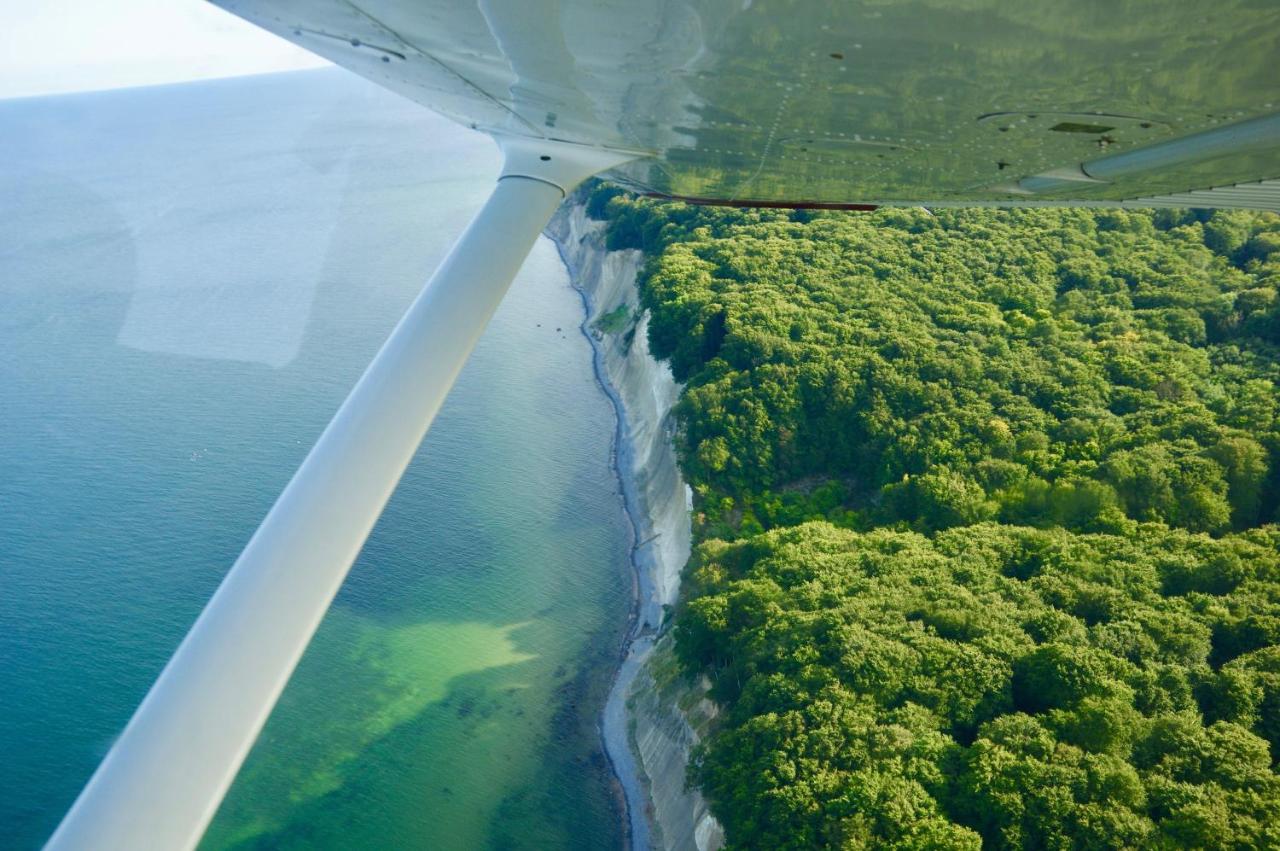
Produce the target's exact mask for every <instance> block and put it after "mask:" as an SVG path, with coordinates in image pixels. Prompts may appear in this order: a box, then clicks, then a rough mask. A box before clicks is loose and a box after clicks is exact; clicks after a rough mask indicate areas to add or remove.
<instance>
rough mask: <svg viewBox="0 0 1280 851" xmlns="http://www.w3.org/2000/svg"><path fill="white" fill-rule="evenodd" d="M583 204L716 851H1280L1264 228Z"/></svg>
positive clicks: (695, 770)
mask: <svg viewBox="0 0 1280 851" xmlns="http://www.w3.org/2000/svg"><path fill="white" fill-rule="evenodd" d="M589 192H590V194H589V197H588V212H589V213H590V214H591V215H594V216H596V217H599V218H605V219H607V220H608V244H609V246H610V247H611V248H639V249H642V250H643V251H644V252H645V254H646V257H647V260H646V264H645V267H644V270H643V272H642V274H641V280H640V292H641V303H642V307H643V308H644V309H646V310H647V311H648V312H649V317H650V319H649V325H648V334H649V343H650V347H651V349H652V351H653V353H654V354H655V356H657V357H660V358H663V359H666V360H667V361H668V362H669V363H670V365H671V368H672V370H673V372H674V374H675V376H676V378H677V379H678V380H680V381H681V382H684V384H685V390H684V393H683V396H682V398H681V401H680V402H679V404H678V406H677V409H676V412H677V416H678V422H679V428H678V430H677V433H676V444H677V450H678V452H679V454H680V458H681V464H682V467H683V469H684V472H685V475H686V477H687V479H688V481H689V482H690V484H691V485H692V486H693V488H694V490H695V494H696V501H695V510H694V511H695V513H694V529H695V534H696V536H697V541H698V546H697V547H696V550H695V553H694V556H693V559H692V561H691V563H690V565H689V568H688V570H687V572H686V579H685V591H684V599H683V602H682V604H681V606H680V607H679V609H678V611H677V612H676V615H675V638H676V648H677V653H678V656H679V658H680V661H681V664H682V665H683V666H684V668H685V669H686V671H687V673H689V674H690V675H706V676H707V677H708V678H709V680H710V682H711V683H712V686H711V697H712V698H713V699H714V700H715V701H716V702H717V703H718V704H719V705H720V707H721V710H722V712H721V716H720V720H719V722H718V724H717V726H716V728H715V730H714V732H713V734H712V735H711V736H710V737H709V738H708V739H707V740H706V741H705V742H704V743H703V745H702V746H700V748H699V749H698V750H697V752H696V753H695V755H694V760H693V763H692V765H691V771H690V780H691V782H694V783H696V784H698V785H699V786H700V787H701V789H702V790H703V792H704V793H705V794H706V795H707V796H708V798H709V799H710V801H711V802H712V808H713V812H714V813H715V814H716V815H717V817H718V818H719V819H720V820H721V822H722V823H723V825H724V827H725V829H726V835H727V841H728V844H729V845H730V846H731V847H733V848H814V847H831V848H863V847H902V848H1045V849H1065V848H1121V847H1155V848H1203V847H1214V848H1241V849H1243V848H1261V847H1280V773H1278V772H1277V757H1278V756H1280V527H1277V526H1276V525H1275V523H1276V522H1277V520H1280V517H1278V516H1277V512H1278V506H1280V398H1278V397H1277V394H1276V382H1277V379H1278V378H1280V299H1278V298H1277V285H1280V218H1277V217H1276V216H1274V215H1270V214H1255V213H1243V212H1215V213H1209V212H1207V211H1137V210H1128V211H1121V210H1080V209H1071V210H1017V211H1013V210H1009V211H995V210H946V211H934V212H932V213H931V212H928V211H925V210H918V209H891V210H882V211H879V212H876V213H870V214H867V213H859V214H847V213H828V212H820V213H819V212H812V211H801V210H797V211H786V210H734V209H723V208H696V207H690V206H687V205H683V204H678V203H670V202H659V201H654V200H649V199H638V198H634V197H631V196H629V195H627V194H625V193H623V192H621V190H619V189H617V188H615V187H609V186H607V185H603V184H598V185H596V186H594V187H593V188H592V189H591V190H589ZM620 319H621V320H622V321H624V322H628V323H630V322H634V321H635V319H636V317H631V316H627V315H625V314H624V315H621V317H620ZM614 330H621V328H618V329H614Z"/></svg>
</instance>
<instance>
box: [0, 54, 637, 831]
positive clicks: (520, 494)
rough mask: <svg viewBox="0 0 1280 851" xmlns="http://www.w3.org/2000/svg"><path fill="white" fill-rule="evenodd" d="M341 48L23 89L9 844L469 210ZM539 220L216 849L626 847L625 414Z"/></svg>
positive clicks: (6, 128)
mask: <svg viewBox="0 0 1280 851" xmlns="http://www.w3.org/2000/svg"><path fill="white" fill-rule="evenodd" d="M498 167H499V158H498V154H497V151H496V148H495V147H494V145H493V144H492V142H491V141H490V140H489V139H488V138H487V137H485V136H482V135H479V134H477V133H474V132H472V131H469V130H466V129H464V128H461V127H459V126H457V125H455V124H452V123H450V122H448V121H446V120H445V119H443V118H440V117H438V116H436V115H434V114H433V113H431V112H430V111H428V110H426V109H425V108H423V107H420V106H418V105H416V104H414V103H411V102H409V101H407V100H405V99H402V98H400V97H397V96H395V95H392V94H389V93H387V92H384V91H382V90H381V89H379V88H377V87H375V86H374V85H372V84H370V83H367V82H364V81H362V80H360V79H358V78H355V77H353V76H351V75H349V74H347V73H346V72H343V71H340V70H337V69H324V70H318V71H306V72H295V73H288V74H277V75H268V76H261V77H246V78H239V79H232V80H220V81H207V82H200V83H188V84H182V85H175V86H161V87H150V88H143V89H130V90H120V91H111V92H100V93H86V94H77V95H63V96H56V97H42V98H26V99H18V100H9V101H2V102H0V847H2V848H6V849H8V848H14V849H33V848H38V847H39V846H40V845H41V844H42V843H43V841H44V840H45V839H46V838H47V837H48V836H49V834H50V833H51V832H52V830H53V829H54V827H55V826H56V825H57V823H58V821H59V819H60V817H61V816H62V814H63V813H64V812H65V810H66V809H67V807H68V806H69V805H70V804H71V802H72V801H73V800H74V798H75V796H76V794H77V793H78V791H79V790H80V788H81V787H82V786H83V784H84V783H85V781H86V780H87V779H88V778H89V776H90V774H91V773H92V771H93V769H94V767H95V766H96V764H97V763H98V761H99V760H100V759H101V758H102V756H103V755H104V754H105V753H106V751H107V749H108V748H109V747H110V745H111V743H112V740H113V738H114V737H115V736H116V735H117V734H118V733H119V731H120V730H121V729H122V727H123V725H124V724H125V722H126V721H127V720H128V718H129V716H130V715H131V713H132V712H133V710H134V708H135V707H136V706H137V704H138V702H139V701H140V700H141V699H142V697H143V695H144V694H145V693H146V691H147V688H148V686H149V685H150V683H151V682H152V680H153V679H154V678H155V676H156V675H157V674H158V673H159V671H160V669H161V667H162V666H163V665H164V663H165V661H166V659H167V658H168V656H169V655H170V653H172V651H173V650H174V648H175V647H176V646H177V644H178V642H179V641H180V640H181V638H182V636H183V635H184V633H185V632H186V630H187V629H188V627H189V626H190V625H191V623H192V622H193V621H194V619H195V617H196V615H197V614H198V613H199V611H200V609H201V607H202V606H203V605H204V603H205V601H206V600H207V599H208V598H209V596H210V594H211V593H212V592H213V590H214V588H215V587H216V586H217V584H218V582H219V580H220V579H221V577H222V576H223V574H224V573H225V572H226V571H227V569H228V568H229V567H230V565H231V564H232V562H233V561H234V560H235V558H236V556H237V554H238V553H239V551H240V549H241V548H242V547H243V545H244V544H245V542H246V541H247V540H248V539H249V536H250V535H251V534H252V532H253V530H254V528H255V527H256V525H257V523H258V521H259V520H260V519H261V518H262V516H263V515H264V513H265V512H266V510H267V509H268V508H269V507H270V505H271V503H272V501H273V499H274V498H275V496H276V495H277V494H278V493H279V491H280V490H281V489H282V488H283V486H284V485H285V483H286V482H287V481H288V479H289V477H290V475H291V474H292V472H293V470H294V469H295V468H296V467H297V465H298V464H299V462H300V461H301V460H302V459H303V457H304V455H305V453H306V451H307V449H308V448H309V447H310V445H311V444H312V442H313V441H314V440H315V439H316V437H317V436H318V435H319V434H320V431H321V430H322V429H323V427H324V425H325V423H326V422H327V421H328V419H329V417H330V416H331V415H332V413H333V412H334V411H335V410H336V408H337V407H338V404H339V403H340V402H341V401H342V399H343V397H344V396H345V395H346V393H347V391H348V390H349V389H350V387H351V386H352V384H353V383H354V382H355V380H356V379H357V377H358V376H359V375H360V373H361V371H362V369H363V368H364V366H365V365H366V364H367V363H368V361H369V360H370V359H371V358H372V356H373V355H374V353H375V352H376V351H377V349H378V346H379V345H380V344H381V342H382V340H383V339H384V338H385V337H386V335H387V334H388V333H389V332H390V330H391V328H392V327H393V325H394V324H395V322H396V320H397V318H398V317H399V316H400V314H401V313H402V312H403V311H404V310H405V308H406V307H407V306H408V305H409V303H410V301H411V300H412V299H413V297H414V296H415V294H416V293H417V292H418V290H419V289H420V288H421V287H422V285H423V284H424V283H425V281H426V280H427V278H428V276H429V275H430V273H431V270H432V269H433V268H434V266H435V265H436V263H437V262H438V261H439V260H440V259H441V258H442V257H443V255H444V254H445V252H446V251H447V249H448V247H449V245H450V243H451V242H452V241H453V239H454V238H455V237H456V236H457V235H458V234H459V233H460V232H461V231H462V229H463V227H464V226H465V225H466V223H467V221H468V219H469V218H470V216H471V215H472V213H473V212H475V211H476V210H477V209H479V207H480V205H481V204H482V203H483V201H484V199H485V197H486V195H487V193H488V192H489V190H490V188H491V186H492V184H493V181H494V178H495V177H496V176H497V173H498ZM582 317H583V305H582V302H581V300H580V298H579V295H578V294H577V293H576V292H575V291H574V290H573V289H572V288H571V287H570V282H569V280H568V277H567V273H566V270H565V268H564V266H563V264H562V263H561V262H560V259H559V256H558V254H557V252H556V250H555V247H554V246H553V245H552V244H551V243H550V242H549V241H547V240H546V239H545V238H544V239H540V240H539V242H538V243H537V245H536V246H535V248H534V250H533V253H532V255H531V256H530V257H529V259H528V261H527V262H526V263H525V265H524V268H523V270H522V271H521V273H520V275H519V276H518V278H517V279H516V281H515V284H514V285H513V287H512V289H511V292H510V294H509V296H508V297H507V299H506V301H505V303H504V304H503V306H502V308H501V309H500V310H499V311H498V314H497V315H496V317H495V318H494V320H493V322H492V324H491V325H490V327H489V329H488V331H487V332H486V334H485V336H484V338H483V339H482V340H481V342H480V344H479V346H478V348H477V349H476V351H475V353H474V355H473V356H472V358H471V360H470V362H469V364H468V365H467V367H466V369H465V370H464V371H463V373H462V375H461V377H460V379H459V381H458V384H457V386H456V387H455V388H454V390H453V392H452V394H451V395H450V396H449V399H448V401H447V403H446V404H445V406H444V408H443V410H442V412H441V413H440V416H439V418H438V419H437V420H436V422H435V425H434V426H433V427H432V429H431V431H430V432H429V434H428V435H427V438H426V441H425V442H424V444H423V446H422V448H421V450H420V451H419V452H418V454H417V456H416V457H415V458H414V460H413V463H412V464H411V465H410V467H409V470H408V472H407V473H406V475H405V477H404V480H403V481H402V483H401V484H400V487H399V489H398V490H397V491H396V493H395V496H394V497H393V498H392V500H391V502H390V504H389V506H388V507H387V510H386V513H385V514H384V516H383V517H382V519H381V520H380V521H379V523H378V525H377V527H376V528H375V529H374V531H373V535H372V537H371V538H370V539H369V542H368V544H367V545H366V546H365V548H364V551H363V553H362V554H361V556H360V559H359V561H358V562H357V563H356V565H355V568H354V569H353V571H352V573H351V575H350V577H349V579H348V580H347V582H346V584H345V586H344V587H343V589H342V591H341V592H340V593H339V595H338V598H337V600H336V601H335V603H334V605H333V608H332V609H331V610H330V612H329V613H328V615H327V616H326V618H325V620H324V622H323V623H322V624H321V626H320V629H319V632H318V634H317V635H316V637H315V640H314V641H313V643H312V645H311V647H310V648H309V649H308V650H307V653H306V655H305V656H304V658H303V660H302V662H301V665H300V666H299V668H298V670H297V672H296V674H295V675H294V677H293V680H292V681H291V682H290V684H289V686H288V687H287V689H286V690H285V692H284V695H283V697H282V698H281V700H280V703H279V705H278V706H277V708H276V710H275V712H274V713H273V714H272V716H271V718H270V720H269V721H268V723H267V726H266V728H265V730H264V732H263V734H262V736H261V738H260V739H259V741H258V743H257V744H256V746H255V747H254V749H253V751H252V752H251V754H250V755H249V758H248V760H247V762H246V763H245V766H244V768H243V770H242V771H241V773H240V776H239V778H238V779H237V780H236V782H235V784H234V786H233V788H232V789H231V792H230V794H229V795H228V797H227V799H226V801H225V802H224V804H223V805H222V807H221V809H220V810H219V811H218V814H217V816H216V817H215V819H214V822H213V824H212V827H211V828H210V830H209V833H208V834H207V835H206V838H205V840H204V842H203V844H202V846H201V847H202V848H204V849H232V848H234V849H259V848H262V849H266V848H270V849H393V848H394V849H400V848H429V849H483V848H501V849H520V848H531V849H532V848H537V849H550V848H591V849H602V848H605V849H607V848H613V847H618V846H620V844H621V843H622V841H623V835H622V833H623V827H622V825H623V824H624V819H623V817H622V813H621V812H620V806H621V805H620V804H619V802H618V796H617V792H616V784H615V783H614V782H613V780H612V774H611V772H610V770H609V766H608V763H607V760H606V759H605V757H604V756H603V754H602V749H601V746H600V737H599V733H598V718H599V715H600V709H601V707H602V705H603V701H604V697H605V694H606V692H607V689H608V683H609V680H610V678H611V676H612V672H613V670H614V667H615V665H616V663H617V660H618V653H619V648H620V646H621V642H622V638H623V632H624V627H625V623H626V620H627V613H628V611H629V608H630V606H631V600H632V593H633V592H632V580H631V577H630V573H629V568H628V559H627V556H628V548H629V546H630V544H631V535H632V533H631V527H630V525H629V523H628V521H627V517H626V515H625V513H624V508H623V504H622V500H621V496H620V494H619V485H618V481H617V478H616V476H615V474H614V471H613V468H612V466H611V451H612V440H613V435H614V430H615V422H614V413H613V410H612V408H611V406H610V404H609V402H608V400H607V399H606V397H605V396H604V395H603V393H602V392H601V389H600V387H599V386H598V384H597V382H596V378H595V376H594V374H593V371H592V356H591V350H590V346H589V343H588V340H587V339H586V338H585V336H584V335H583V334H582V332H581V330H580V324H581V322H582Z"/></svg>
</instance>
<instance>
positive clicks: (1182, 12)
mask: <svg viewBox="0 0 1280 851" xmlns="http://www.w3.org/2000/svg"><path fill="white" fill-rule="evenodd" d="M215 2H216V3H217V4H218V5H220V6H223V7H224V8H226V9H228V10H230V11H232V12H234V13H235V14H237V15H240V16H241V17H244V18H246V19H248V20H250V21H252V22H253V23H256V24H258V25H260V26H262V27H264V28H266V29H268V30H270V31H272V32H274V33H277V34H278V35H281V36H283V37H284V38H287V39H289V40H290V41H293V42H295V43H297V44H299V45H302V46H303V47H305V48H307V49H309V50H312V51H314V52H315V53H317V54H319V55H321V56H324V57H325V58H327V59H330V60H331V61H333V62H335V63H337V64H338V65H342V66H344V67H346V68H349V69H350V70H352V71H354V72H356V73H358V74H360V75H362V76H364V77H367V78H368V79H370V80H372V81H374V82H376V83H378V84H380V85H383V86H385V87H386V88H388V89H391V90H393V91H395V92H398V93H400V94H402V95H404V96H406V97H408V98H411V99H412V100H415V101H417V102H419V103H422V104H423V105H425V106H428V107H430V108H432V109H434V110H436V111H438V112H441V113H443V114H444V115H446V116H449V117H450V118H453V119H455V120H457V121H459V122H462V123H464V124H467V125H469V126H472V127H475V128H477V129H480V130H484V131H486V132H489V133H493V134H499V135H507V136H512V135H514V136H528V137H533V138H546V139H556V140H562V141H569V142H575V143H579V144H584V145H590V146H594V147H601V148H606V149H611V150H618V151H637V152H642V153H644V154H645V156H644V157H643V158H642V159H639V160H636V161H634V162H631V163H629V164H628V165H626V166H623V167H620V168H618V169H616V170H614V171H613V172H611V173H610V177H612V178H614V179H616V180H619V181H621V182H623V183H626V184H629V185H630V186H632V187H633V188H635V189H637V190H639V191H643V192H650V193H655V194H659V195H669V196H675V197H684V198H690V199H696V200H702V201H708V202H716V203H778V204H812V205H818V206H822V205H834V206H858V205H884V204H922V203H925V204H934V205H969V204H975V203H976V204H997V205H1001V206H1004V205H1010V206H1021V205H1028V204H1032V205H1038V204H1045V203H1049V204H1054V205H1062V204H1089V205H1105V206H1118V205H1119V206H1211V207H1249V208H1256V209H1268V210H1278V209H1280V195H1278V193H1277V184H1276V181H1275V179H1276V178H1280V112H1278V108H1280V91H1278V90H1280V73H1277V71H1276V68H1277V67H1280V66H1277V60H1278V59H1280V50H1278V48H1280V4H1274V3H1258V2H1253V0H1221V2H1217V3H1213V4H1206V3H1204V2H1203V0H1071V2H1064V0H894V2H888V1H887V0H215Z"/></svg>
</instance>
